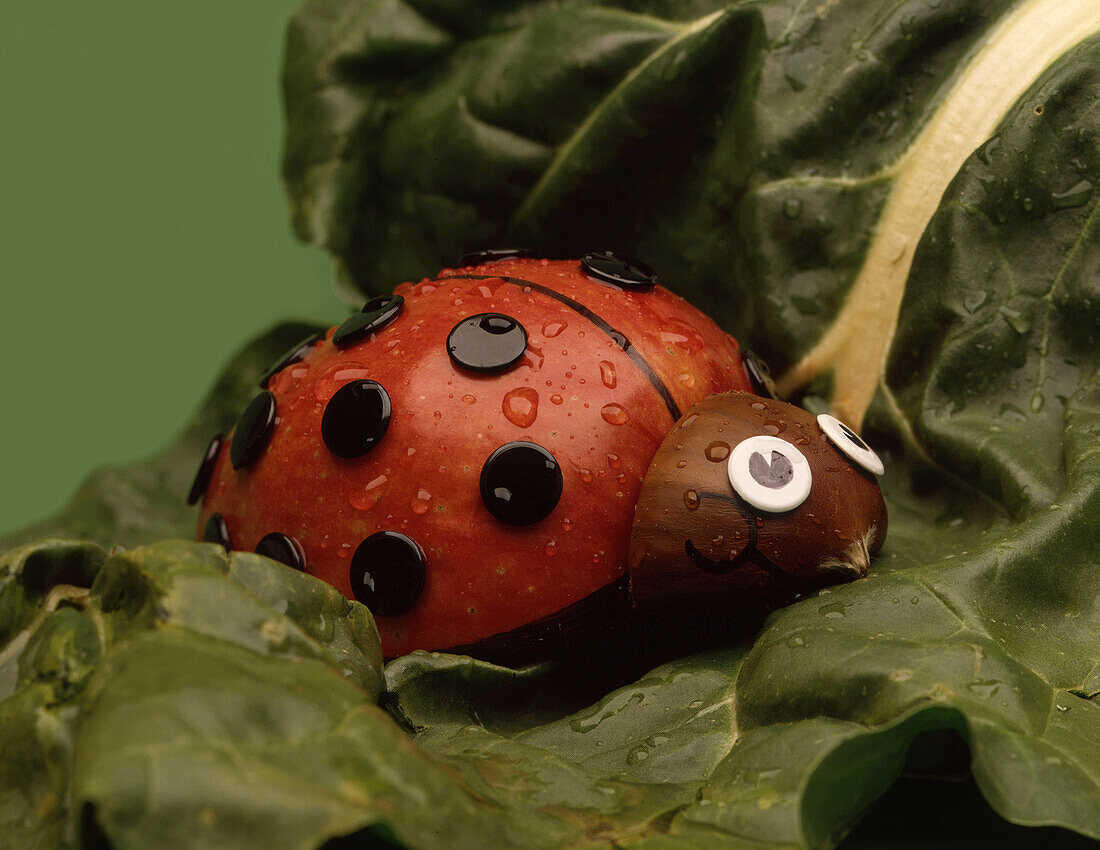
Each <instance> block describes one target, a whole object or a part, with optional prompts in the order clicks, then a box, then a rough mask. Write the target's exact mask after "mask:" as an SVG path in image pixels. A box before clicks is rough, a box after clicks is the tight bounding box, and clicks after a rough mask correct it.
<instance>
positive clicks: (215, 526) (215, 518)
mask: <svg viewBox="0 0 1100 850" xmlns="http://www.w3.org/2000/svg"><path fill="white" fill-rule="evenodd" d="M202 539H203V540H204V541H206V542H207V543H220V544H221V545H222V546H224V547H225V551H226V552H228V551H229V526H228V525H226V523H225V517H223V516H222V515H221V514H210V519H208V520H207V521H206V526H205V527H204V528H203V530H202Z"/></svg>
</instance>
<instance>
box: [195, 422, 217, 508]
mask: <svg viewBox="0 0 1100 850" xmlns="http://www.w3.org/2000/svg"><path fill="white" fill-rule="evenodd" d="M223 442H224V440H223V439H222V435H221V434H215V435H214V439H212V440H211V441H210V445H208V446H207V447H206V454H204V455H203V456H202V463H200V464H199V469H198V472H196V473H195V480H194V481H192V482H191V491H190V492H189V493H188V494H187V504H189V505H194V504H196V503H197V502H198V501H199V499H201V498H202V497H203V495H204V494H205V493H206V488H207V487H208V486H209V484H210V476H211V475H213V474H214V461H216V460H217V459H218V452H220V451H221V450H222V443H223Z"/></svg>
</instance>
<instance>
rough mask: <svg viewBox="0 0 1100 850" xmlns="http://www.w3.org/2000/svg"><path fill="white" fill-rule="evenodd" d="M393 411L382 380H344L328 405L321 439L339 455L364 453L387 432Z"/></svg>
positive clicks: (322, 425)
mask: <svg viewBox="0 0 1100 850" xmlns="http://www.w3.org/2000/svg"><path fill="white" fill-rule="evenodd" d="M391 412H392V409H391V407H390V396H389V393H387V392H386V388H385V387H383V386H382V385H381V384H379V383H377V382H375V381H368V380H365V379H364V380H358V381H352V382H351V383H349V384H344V386H342V387H340V389H339V390H337V391H336V394H335V395H333V397H332V398H330V399H329V400H328V404H327V405H326V406H325V413H324V415H323V416H322V417H321V439H322V440H324V441H325V446H326V447H327V448H328V450H329V451H330V452H332V453H333V454H334V455H336V456H337V457H345V458H352V457H361V456H362V455H365V454H366V453H367V452H369V451H370V450H371V449H373V448H374V447H375V446H377V445H378V443H379V442H380V441H381V439H382V437H384V436H385V434H386V429H387V428H388V427H389V425H390V413H391Z"/></svg>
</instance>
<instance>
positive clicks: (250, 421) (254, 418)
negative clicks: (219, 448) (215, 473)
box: [229, 390, 275, 469]
mask: <svg viewBox="0 0 1100 850" xmlns="http://www.w3.org/2000/svg"><path fill="white" fill-rule="evenodd" d="M274 431H275V396H273V395H272V394H271V393H269V392H268V391H267V390H264V391H263V392H262V393H260V394H259V395H258V396H256V397H255V398H254V399H252V401H250V402H249V404H248V407H246V408H245V409H244V413H242V414H241V418H240V419H239V420H238V421H237V430H236V431H235V432H234V433H233V442H232V443H230V444H229V459H230V460H231V461H232V462H233V468H234V469H240V468H241V467H244V466H248V465H249V464H251V463H252V462H253V461H255V460H256V459H257V458H258V457H259V456H260V455H262V454H263V452H264V449H266V448H267V444H268V443H269V442H270V441H271V435H272V433H273V432H274Z"/></svg>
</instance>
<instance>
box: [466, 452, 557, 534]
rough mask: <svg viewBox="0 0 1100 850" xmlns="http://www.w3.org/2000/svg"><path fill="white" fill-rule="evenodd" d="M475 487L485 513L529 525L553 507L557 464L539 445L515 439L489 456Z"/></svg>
mask: <svg viewBox="0 0 1100 850" xmlns="http://www.w3.org/2000/svg"><path fill="white" fill-rule="evenodd" d="M479 486H480V489H481V501H482V502H483V503H484V504H485V507H486V508H488V509H489V513H491V514H492V515H493V516H495V517H496V518H497V519H499V520H500V521H501V522H506V523H508V524H509V525H531V524H532V523H536V522H538V521H539V520H542V519H545V518H546V517H548V516H549V515H550V513H551V512H552V511H553V510H554V508H555V507H557V504H558V500H559V499H561V491H562V475H561V467H560V466H558V462H557V460H555V459H554V456H553V455H552V454H550V452H548V451H547V450H546V449H544V448H543V447H542V446H540V445H538V444H537V443H528V442H524V441H518V440H517V441H515V442H511V443H505V444H504V445H503V446H501V447H500V448H498V449H497V450H496V451H494V452H493V453H492V454H491V455H489V458H488V460H486V461H485V464H484V465H483V466H482V467H481V480H480V483H479Z"/></svg>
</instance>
